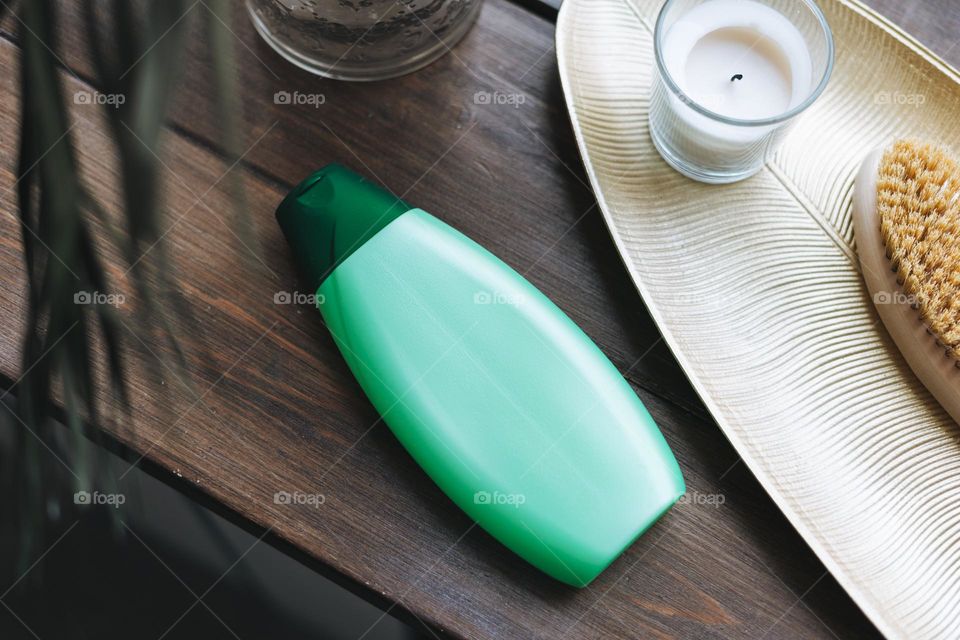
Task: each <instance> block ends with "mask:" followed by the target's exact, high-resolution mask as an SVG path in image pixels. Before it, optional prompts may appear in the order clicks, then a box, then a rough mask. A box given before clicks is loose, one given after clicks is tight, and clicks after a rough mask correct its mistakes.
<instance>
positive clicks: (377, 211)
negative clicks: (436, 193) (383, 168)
mask: <svg viewBox="0 0 960 640" xmlns="http://www.w3.org/2000/svg"><path fill="white" fill-rule="evenodd" d="M410 209H412V207H411V206H410V205H409V204H407V203H406V202H404V201H403V200H401V199H400V198H397V197H396V196H394V195H393V194H391V193H390V192H389V191H387V190H386V189H382V188H381V187H378V186H377V185H375V184H373V183H372V182H370V181H369V180H366V179H365V178H363V177H362V176H360V175H357V174H356V173H354V172H353V171H351V170H350V169H347V168H346V167H344V166H341V165H339V164H328V165H327V166H325V167H323V168H322V169H320V170H319V171H316V172H315V173H314V174H313V175H311V176H310V177H309V178H307V179H306V180H304V181H303V182H301V183H300V184H298V185H297V186H296V187H294V189H293V191H291V192H290V193H289V194H287V197H286V198H284V199H283V202H281V203H280V206H279V207H277V222H279V223H280V228H281V229H282V230H283V235H284V236H286V238H287V243H288V244H289V245H290V248H291V249H293V255H294V260H295V261H296V263H297V267H298V268H299V269H300V271H301V274H302V275H303V277H304V278H305V279H306V283H307V284H308V285H309V286H310V287H319V286H320V283H322V282H323V281H324V279H326V277H327V276H328V275H330V272H331V271H333V270H334V269H335V268H336V267H337V265H339V264H340V263H341V262H343V261H344V260H346V259H347V257H348V256H349V255H350V254H351V253H353V252H354V251H356V250H357V249H359V248H360V247H361V246H363V243H364V242H366V241H367V240H369V239H370V238H372V237H373V236H375V235H376V234H377V232H379V231H380V230H381V229H383V228H384V227H385V226H387V225H388V224H390V223H391V222H392V221H393V220H395V219H396V218H398V217H399V216H400V215H402V214H404V213H406V212H407V211H409V210H410Z"/></svg>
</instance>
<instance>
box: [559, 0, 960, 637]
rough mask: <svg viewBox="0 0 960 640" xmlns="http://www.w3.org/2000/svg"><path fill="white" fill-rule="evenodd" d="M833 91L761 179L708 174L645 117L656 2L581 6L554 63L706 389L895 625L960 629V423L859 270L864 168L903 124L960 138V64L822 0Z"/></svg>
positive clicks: (679, 350)
mask: <svg viewBox="0 0 960 640" xmlns="http://www.w3.org/2000/svg"><path fill="white" fill-rule="evenodd" d="M819 4H820V6H821V8H822V9H823V10H824V13H825V14H826V16H827V19H828V20H829V22H830V25H831V27H832V29H833V32H834V38H835V40H836V44H837V55H836V68H835V70H834V75H833V78H832V79H831V81H830V85H829V87H828V89H827V91H826V92H825V93H824V95H823V96H821V97H820V99H819V100H818V101H817V102H816V103H815V104H814V106H813V107H811V108H810V110H808V111H807V112H806V113H805V114H803V115H802V116H801V118H800V120H799V122H798V123H797V124H796V126H795V127H794V129H793V130H792V132H791V133H790V135H789V137H788V139H787V141H786V143H785V144H784V145H783V147H782V148H781V149H780V150H779V151H778V152H777V153H776V155H775V156H774V157H773V158H772V159H771V160H770V161H769V162H768V163H767V165H766V166H765V168H764V169H763V170H762V171H761V172H760V173H759V174H758V175H756V176H754V177H753V178H750V179H749V180H746V181H744V182H741V183H738V184H734V185H729V186H708V185H702V184H699V183H695V182H692V181H690V180H688V179H686V178H684V177H682V176H681V175H680V174H678V173H676V172H674V171H673V170H671V169H670V168H669V167H668V166H667V165H666V164H665V163H664V162H663V161H662V160H661V159H660V157H659V156H658V155H657V152H656V150H655V149H654V147H653V144H652V142H651V141H650V136H649V132H648V129H647V107H648V105H649V99H648V98H649V91H650V84H651V79H652V74H653V69H654V58H653V37H652V27H653V23H654V21H655V18H656V12H657V10H658V9H659V5H660V0H565V2H564V3H563V8H562V10H561V12H560V17H559V21H558V24H557V58H558V63H559V67H560V75H561V79H562V82H563V87H564V93H565V96H566V101H567V107H568V109H569V111H570V116H571V119H572V121H573V128H574V131H575V134H576V137H577V141H578V143H579V146H580V151H581V153H582V155H583V159H584V164H585V165H586V170H587V173H588V175H589V177H590V181H591V183H592V185H593V188H594V191H595V192H596V196H597V198H598V200H599V203H600V208H601V210H602V211H603V215H604V218H605V219H606V222H607V225H608V227H609V229H610V233H611V235H612V236H613V240H614V242H615V244H616V246H617V249H618V250H619V251H620V254H621V256H622V257H623V261H624V263H625V264H626V266H627V268H628V270H629V272H630V275H631V277H632V278H633V281H634V282H635V284H636V286H637V289H638V290H639V291H640V293H641V295H642V296H643V298H644V300H645V301H646V304H647V306H648V308H649V310H650V313H651V314H652V316H653V317H654V319H655V320H656V322H657V323H658V325H659V327H660V330H661V332H662V333H663V336H664V339H665V340H666V341H667V343H668V344H669V345H670V347H671V348H672V349H673V352H674V354H675V355H676V357H677V360H679V362H680V364H681V366H682V367H683V368H684V370H685V371H686V373H687V376H688V377H689V379H690V381H691V383H692V384H693V386H694V387H695V388H696V389H697V391H698V392H699V393H700V396H701V397H702V398H703V401H704V403H705V404H706V405H707V407H708V408H709V409H710V411H711V412H712V413H713V416H714V418H715V419H716V421H717V423H718V424H719V425H720V427H721V428H722V429H723V430H724V432H725V433H726V435H727V437H728V438H729V439H730V440H731V442H732V443H733V445H734V446H735V447H736V448H737V451H738V452H739V453H740V455H741V456H742V457H743V459H744V461H745V462H746V463H747V464H748V465H749V466H750V468H751V470H752V471H753V472H754V474H756V476H757V477H758V478H759V480H760V482H761V483H763V485H764V487H765V488H766V490H767V491H768V492H769V493H770V495H771V496H772V497H773V499H774V500H775V501H776V502H777V504H778V505H779V507H780V508H781V509H782V510H783V512H784V513H785V514H786V515H787V517H788V518H789V519H790V521H791V522H792V523H793V525H794V526H795V527H796V528H797V529H798V530H799V531H800V533H801V534H802V535H803V536H804V538H805V539H806V540H807V542H808V543H809V544H810V546H811V547H813V549H814V550H815V551H816V552H817V554H818V555H819V556H820V558H821V559H822V560H823V562H824V563H825V564H826V566H827V567H828V568H829V569H830V570H831V571H832V572H833V574H834V575H835V576H836V578H837V579H838V580H839V581H840V583H841V584H842V585H843V586H844V588H845V589H846V590H847V591H848V592H849V593H850V595H851V596H852V597H853V598H854V599H855V600H856V601H857V603H858V604H859V605H860V607H861V608H862V609H863V610H864V611H865V612H866V614H867V615H868V616H869V617H870V618H871V619H872V620H873V622H874V623H875V624H876V625H877V627H878V628H879V629H880V630H881V631H882V632H883V633H884V634H885V635H887V636H888V637H901V638H910V639H911V640H915V639H918V638H948V637H951V638H955V637H957V633H958V632H960V631H958V630H960V427H958V425H957V424H955V423H954V422H953V421H951V419H950V418H949V417H948V416H947V414H946V413H945V412H944V411H943V410H942V409H941V408H940V406H939V405H938V404H937V403H936V401H934V400H933V398H932V397H931V396H930V395H929V394H928V393H927V391H926V390H925V389H924V387H923V386H922V385H921V384H920V383H919V382H918V380H917V379H916V377H915V376H914V375H913V374H912V373H911V371H910V369H909V368H908V367H907V366H906V364H905V363H904V361H903V358H902V357H901V356H900V354H899V352H898V351H897V348H896V346H895V345H894V344H893V342H892V341H891V340H890V338H889V336H888V335H887V333H886V331H885V330H884V328H883V326H882V324H880V323H879V318H878V316H877V313H876V311H875V310H874V308H873V303H872V301H871V299H870V297H869V295H868V293H867V290H866V288H865V286H864V283H863V280H862V278H861V276H860V273H859V271H858V268H859V265H858V263H857V258H856V249H855V246H854V238H853V227H852V224H851V194H852V188H853V179H854V175H855V173H856V171H857V168H858V166H859V164H860V162H861V160H862V159H863V158H864V156H865V155H866V154H867V152H869V151H870V150H871V149H873V148H874V147H877V146H878V145H881V144H886V143H887V142H889V141H890V140H891V139H892V138H893V137H896V136H913V137H921V138H927V139H931V140H936V141H941V142H944V143H946V144H948V145H953V146H954V148H956V143H957V141H958V140H960V75H958V73H957V72H956V71H955V70H954V69H952V68H950V67H949V66H948V65H946V64H945V63H944V62H942V61H941V60H939V59H938V58H937V57H936V56H934V55H933V54H932V53H931V52H930V51H928V50H926V49H925V48H924V47H922V46H921V45H920V44H918V43H917V42H916V41H914V40H912V39H911V38H910V37H909V36H907V35H906V34H904V33H902V32H901V31H899V30H898V29H897V28H896V27H894V26H893V25H891V24H890V23H888V22H886V21H885V20H884V19H882V18H881V17H880V16H878V15H877V14H876V13H874V12H872V11H871V10H870V9H867V8H865V7H864V6H862V5H861V4H858V3H856V2H852V1H850V0H820V2H819Z"/></svg>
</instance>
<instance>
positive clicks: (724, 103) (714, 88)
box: [663, 0, 812, 120]
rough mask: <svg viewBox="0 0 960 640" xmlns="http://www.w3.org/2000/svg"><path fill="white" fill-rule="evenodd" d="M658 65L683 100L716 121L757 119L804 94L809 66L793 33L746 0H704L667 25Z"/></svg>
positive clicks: (780, 19) (777, 16)
mask: <svg viewBox="0 0 960 640" xmlns="http://www.w3.org/2000/svg"><path fill="white" fill-rule="evenodd" d="M663 60H664V62H665V63H666V66H667V69H668V70H669V71H670V75H671V76H673V79H674V81H675V82H676V83H677V84H678V85H679V86H680V89H681V91H683V92H684V93H685V94H686V95H687V96H688V97H689V98H690V99H692V100H693V101H694V102H697V103H698V104H701V105H703V106H704V107H706V108H707V109H709V110H711V111H714V112H716V113H719V114H720V115H723V116H727V117H729V118H736V119H738V120H761V119H764V118H772V117H775V116H778V115H780V114H782V113H785V112H787V111H789V110H790V109H792V108H793V107H795V106H797V105H798V104H800V103H801V102H803V100H804V99H805V98H806V97H807V96H808V95H810V89H811V75H812V64H811V62H810V52H809V51H808V49H807V45H806V42H805V41H804V38H803V35H801V33H800V31H798V30H797V28H796V27H795V26H794V25H793V24H792V23H791V22H790V21H789V20H787V18H786V17H785V16H784V15H783V14H781V13H780V12H779V11H777V10H775V9H772V8H770V7H768V6H766V5H763V4H760V3H759V2H754V0H710V2H705V3H703V4H701V5H699V6H697V7H694V8H693V9H691V10H690V11H688V12H687V13H686V14H684V15H683V16H681V17H680V18H679V19H678V20H677V21H676V22H675V23H674V24H673V26H671V27H670V30H669V31H668V32H667V35H666V38H665V40H664V48H663Z"/></svg>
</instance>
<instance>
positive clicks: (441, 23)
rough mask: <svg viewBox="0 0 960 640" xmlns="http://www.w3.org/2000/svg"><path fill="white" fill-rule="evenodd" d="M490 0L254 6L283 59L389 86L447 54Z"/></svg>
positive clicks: (336, 0)
mask: <svg viewBox="0 0 960 640" xmlns="http://www.w3.org/2000/svg"><path fill="white" fill-rule="evenodd" d="M481 4H482V0H246V5H247V10H248V11H249V13H250V17H251V19H252V20H253V24H254V26H255V27H256V28H257V31H258V32H259V33H260V35H261V36H262V37H263V39H264V40H266V41H267V43H268V44H269V45H270V46H271V47H273V48H274V49H275V50H276V51H277V53H279V54H280V55H281V56H283V57H284V58H286V59H287V60H289V61H290V62H292V63H293V64H295V65H297V66H298V67H301V68H303V69H306V70H307V71H310V72H312V73H315V74H317V75H319V76H323V77H326V78H337V79H339V80H383V79H385V78H392V77H395V76H399V75H403V74H405V73H410V72H411V71H416V70H417V69H420V68H421V67H424V66H426V65H428V64H430V63H431V62H433V61H434V60H436V59H437V58H439V57H440V56H442V55H443V54H445V53H447V52H448V51H449V50H450V48H451V47H453V46H454V45H455V44H456V43H457V42H458V41H459V40H460V39H461V38H462V37H463V36H464V35H465V34H466V33H467V31H468V30H469V29H470V26H471V25H472V24H473V22H474V21H475V20H476V18H477V14H478V13H479V12H480V6H481Z"/></svg>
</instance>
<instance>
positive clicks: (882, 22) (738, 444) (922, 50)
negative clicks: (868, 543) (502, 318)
mask: <svg viewBox="0 0 960 640" xmlns="http://www.w3.org/2000/svg"><path fill="white" fill-rule="evenodd" d="M588 1H589V0H564V2H563V3H562V4H561V6H560V11H559V12H558V14H557V27H556V30H555V32H554V46H555V48H556V52H557V54H556V55H557V67H558V71H559V75H560V85H561V87H562V89H563V99H564V104H565V105H566V107H567V116H568V118H569V119H570V126H571V128H572V129H573V133H574V137H575V139H576V141H577V151H578V152H579V154H580V159H581V161H582V162H583V166H584V170H585V171H586V173H587V177H588V179H589V180H590V186H591V188H592V189H593V194H594V197H595V198H596V199H597V206H598V208H599V209H600V213H601V215H602V216H603V221H604V225H605V226H606V228H607V232H608V233H609V234H610V238H611V239H612V240H613V243H614V245H615V246H616V248H617V253H618V254H619V258H620V261H621V262H622V263H623V265H624V267H625V268H626V270H627V273H628V274H629V276H630V281H631V282H632V283H633V285H634V287H635V288H636V289H637V292H638V293H639V294H640V297H641V298H642V299H643V301H644V304H645V305H646V307H647V312H648V313H649V314H650V316H651V317H652V318H653V321H654V323H655V324H656V326H657V329H658V330H659V331H660V335H661V336H662V337H663V341H664V343H665V344H666V345H667V347H668V348H669V349H670V352H671V353H672V354H673V357H674V358H675V359H676V360H677V363H678V364H679V365H680V368H681V370H682V371H683V374H684V375H685V376H686V378H687V380H688V381H689V383H690V384H691V386H692V387H693V388H694V391H696V393H697V396H698V397H699V398H700V400H701V402H703V403H704V405H705V406H706V407H707V410H708V411H709V412H710V417H711V418H713V420H714V421H715V422H716V423H717V426H719V427H720V430H721V431H722V432H723V434H724V436H725V437H726V438H727V440H728V441H729V442H730V444H732V445H733V448H734V449H735V450H736V452H737V455H738V456H740V460H742V461H743V462H744V463H745V464H746V465H747V467H748V468H749V470H750V472H751V473H752V474H753V475H754V477H756V479H757V480H758V481H759V482H760V485H761V486H762V487H763V489H764V491H766V493H767V495H769V496H770V498H771V499H772V500H773V502H774V503H775V504H776V505H777V508H778V509H780V511H781V513H783V514H784V516H786V518H787V520H788V521H789V522H790V524H791V525H792V526H793V528H794V529H796V530H797V532H798V533H799V534H800V536H801V537H802V538H803V540H804V542H806V543H807V545H808V546H809V547H810V548H811V549H813V552H814V553H815V554H816V555H817V557H818V558H819V559H820V561H821V562H823V564H824V566H825V567H826V568H827V570H828V571H829V572H830V573H831V575H833V577H834V578H835V579H836V580H837V582H838V583H840V585H841V586H842V587H843V589H844V591H846V592H847V594H848V595H849V596H850V597H851V599H852V600H853V601H854V602H855V603H856V604H857V606H858V607H860V610H861V611H863V613H864V614H865V615H866V616H867V618H868V619H869V620H870V622H871V623H873V624H874V626H876V628H877V629H878V630H879V631H880V633H881V634H882V635H883V636H885V637H888V638H893V637H901V632H900V631H899V630H898V629H897V628H896V627H895V626H894V625H893V623H892V622H891V621H890V620H888V618H887V617H886V616H884V615H883V613H882V612H881V610H880V607H879V603H875V602H874V600H873V599H872V598H871V597H870V596H869V595H868V594H867V593H866V592H865V591H863V590H862V589H861V588H860V587H859V586H858V585H857V584H856V581H854V579H853V578H852V577H851V576H850V575H849V574H848V573H847V572H846V571H845V570H843V569H842V568H841V566H840V564H839V562H838V561H837V560H835V559H834V557H833V554H831V553H830V552H829V551H828V550H827V549H826V548H825V547H824V545H823V544H821V542H820V541H819V539H818V538H817V537H816V536H815V535H814V532H813V531H812V529H811V527H810V526H808V525H807V524H806V523H805V522H804V520H803V518H802V517H801V515H800V514H799V513H796V512H795V510H794V509H793V508H791V507H790V506H789V504H788V503H787V501H786V499H785V497H784V496H783V495H782V494H781V492H780V491H779V490H778V489H777V488H776V486H775V485H774V483H773V480H772V475H773V474H770V473H768V472H767V471H766V470H765V469H764V468H763V467H761V466H760V465H759V464H758V462H757V461H756V460H755V459H754V456H753V455H751V453H750V452H749V451H748V448H747V446H746V443H745V442H743V440H742V439H741V438H740V436H739V435H738V434H737V433H736V431H735V430H734V429H733V428H732V427H731V426H730V424H728V421H727V420H726V419H724V417H723V416H722V414H721V413H720V412H719V406H718V404H717V403H716V402H715V401H714V400H713V398H712V397H711V396H710V394H709V392H708V391H707V390H706V388H705V386H704V385H703V383H702V382H701V380H700V376H699V375H698V374H697V373H696V372H695V371H694V369H693V367H692V366H691V364H690V362H689V361H688V360H687V357H686V355H685V354H684V352H683V350H682V349H681V347H680V344H679V342H678V340H677V339H676V337H675V336H674V335H673V331H672V330H671V329H670V326H669V324H668V323H667V322H666V321H665V320H664V318H663V317H662V315H661V313H660V310H659V307H658V306H657V305H656V304H650V301H653V300H654V298H653V297H652V296H651V294H650V292H649V291H648V290H647V287H646V285H645V284H644V282H643V280H642V278H641V275H640V274H639V273H637V272H636V270H635V269H634V267H633V266H632V265H631V264H630V262H629V261H628V259H627V255H628V254H627V248H626V245H625V243H624V242H623V239H622V238H621V236H620V232H619V231H618V230H617V227H616V225H615V223H614V221H613V217H612V215H611V214H610V211H609V206H608V204H607V202H606V199H605V198H604V195H603V192H602V191H601V190H600V188H599V182H598V180H597V176H596V172H595V171H594V168H593V164H592V163H591V161H590V152H589V149H587V146H586V143H585V141H584V137H583V133H582V131H581V129H580V127H579V125H578V123H577V120H576V119H575V118H574V109H575V107H574V104H573V98H572V95H571V91H570V87H569V80H568V79H567V71H566V70H567V68H568V66H567V51H566V45H565V43H564V34H566V33H567V32H568V31H572V28H571V27H569V26H568V24H567V23H568V22H569V21H570V19H569V18H568V16H569V14H570V13H571V11H573V9H571V7H572V6H574V5H579V4H580V3H581V2H584V3H586V2H588ZM830 1H832V2H836V3H838V4H840V5H842V6H845V7H847V8H849V9H851V10H853V11H855V12H856V13H858V14H860V16H861V18H863V19H865V20H868V21H869V22H871V23H873V24H874V25H876V26H878V27H880V28H881V29H883V30H884V31H885V32H887V33H888V34H889V35H891V36H892V37H894V38H895V39H897V40H898V41H899V42H900V43H901V44H902V45H903V46H905V47H907V48H908V49H910V50H911V51H913V52H914V53H916V54H917V55H919V56H920V57H922V58H924V59H925V60H926V61H927V62H929V63H930V64H932V65H933V66H934V67H936V68H937V69H938V70H939V71H941V72H942V73H943V74H944V75H945V76H946V77H948V78H949V79H951V80H953V81H954V82H955V83H957V84H960V70H957V69H956V68H954V67H953V66H952V65H950V64H949V63H948V62H947V61H946V60H944V59H943V58H941V57H940V56H939V55H937V54H936V53H934V52H933V51H931V50H930V49H929V48H928V47H927V46H926V45H924V44H922V43H921V42H920V41H919V40H917V39H916V38H914V37H913V36H911V35H910V34H909V33H907V32H906V31H904V30H903V29H902V28H900V27H899V26H898V25H896V24H895V23H894V22H892V21H891V20H889V19H888V18H886V17H885V16H883V15H882V14H880V13H879V12H877V11H876V10H875V9H873V8H871V7H869V6H867V5H866V4H864V3H863V2H862V1H861V0H830ZM619 2H622V3H623V4H624V5H626V6H627V8H629V9H630V11H631V12H632V13H633V14H634V15H635V16H636V18H637V21H638V22H639V23H640V24H641V25H642V26H643V27H645V28H647V29H648V30H649V28H650V25H649V24H647V20H646V19H644V18H643V17H642V16H640V15H639V14H638V13H637V9H636V7H635V6H634V4H633V3H632V2H631V0H619Z"/></svg>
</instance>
